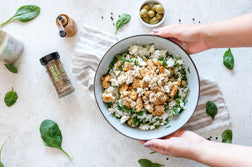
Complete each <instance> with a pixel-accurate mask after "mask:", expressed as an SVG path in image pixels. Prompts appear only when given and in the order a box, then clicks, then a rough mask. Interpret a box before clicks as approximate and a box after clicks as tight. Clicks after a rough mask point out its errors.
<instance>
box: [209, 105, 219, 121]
mask: <svg viewBox="0 0 252 167" xmlns="http://www.w3.org/2000/svg"><path fill="white" fill-rule="evenodd" d="M217 112H218V108H217V106H216V105H215V104H214V102H212V101H208V102H207V103H206V113H207V115H209V116H210V117H211V118H212V119H214V117H215V115H216V114H217Z"/></svg>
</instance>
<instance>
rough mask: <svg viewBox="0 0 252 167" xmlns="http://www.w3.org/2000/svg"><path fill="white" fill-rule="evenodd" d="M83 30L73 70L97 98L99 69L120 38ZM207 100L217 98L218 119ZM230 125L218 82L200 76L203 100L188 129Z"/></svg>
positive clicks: (208, 130)
mask: <svg viewBox="0 0 252 167" xmlns="http://www.w3.org/2000/svg"><path fill="white" fill-rule="evenodd" d="M79 31H80V35H79V37H78V39H77V43H76V46H75V53H74V56H73V59H72V72H73V74H74V75H75V76H76V78H77V80H78V81H79V82H80V83H81V84H82V85H83V86H84V87H85V88H86V89H87V91H88V92H89V94H90V96H91V97H92V99H94V97H93V91H94V83H93V81H94V75H95V70H96V68H97V66H98V63H99V61H100V59H101V58H102V56H103V55H104V53H105V52H106V51H107V49H109V47H111V46H112V45H113V44H114V43H115V42H117V41H118V39H117V38H116V36H114V35H111V34H109V33H106V32H102V31H100V30H96V29H94V28H91V27H88V26H83V27H82V28H81V29H80V30H79ZM207 101H213V102H214V103H215V104H216V106H217V107H218V114H217V115H216V116H215V119H214V120H212V118H211V117H210V116H208V115H207V114H206V102H207ZM230 126H231V119H230V116H229V113H228V110H227V107H226V104H225V102H224V99H223V97H222V94H221V91H220V89H219V87H218V85H217V83H216V82H215V81H213V80H211V79H203V78H200V98H199V103H198V106H197V108H196V111H195V112H194V114H193V116H192V117H191V119H190V120H189V121H188V122H187V123H186V124H185V126H184V128H185V129H188V130H192V131H194V132H197V133H200V134H202V133H204V132H210V131H211V130H215V129H220V128H222V129H225V128H230ZM208 134H209V133H208ZM210 134H211V133H210ZM216 135H219V133H218V134H216Z"/></svg>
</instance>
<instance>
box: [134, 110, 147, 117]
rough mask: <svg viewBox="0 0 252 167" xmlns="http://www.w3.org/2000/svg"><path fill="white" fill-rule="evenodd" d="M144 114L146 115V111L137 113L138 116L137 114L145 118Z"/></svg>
mask: <svg viewBox="0 0 252 167" xmlns="http://www.w3.org/2000/svg"><path fill="white" fill-rule="evenodd" d="M144 113H145V111H144V110H142V111H139V112H137V113H136V114H137V115H139V116H143V115H144Z"/></svg>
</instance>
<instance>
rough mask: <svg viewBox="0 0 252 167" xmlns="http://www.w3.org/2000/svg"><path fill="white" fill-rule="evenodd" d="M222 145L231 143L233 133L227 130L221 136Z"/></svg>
mask: <svg viewBox="0 0 252 167" xmlns="http://www.w3.org/2000/svg"><path fill="white" fill-rule="evenodd" d="M221 138H222V143H232V138H233V133H232V130H230V129H227V130H225V131H224V132H223V133H222V134H221Z"/></svg>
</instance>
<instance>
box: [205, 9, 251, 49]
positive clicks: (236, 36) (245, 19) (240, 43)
mask: <svg viewBox="0 0 252 167" xmlns="http://www.w3.org/2000/svg"><path fill="white" fill-rule="evenodd" d="M203 31H205V32H206V33H207V36H208V37H207V41H208V43H209V46H210V48H223V47H251V46H252V13H250V14H247V15H243V16H240V17H236V18H232V19H229V20H225V21H220V22H215V23H210V24H206V25H205V27H204V30H203Z"/></svg>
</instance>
